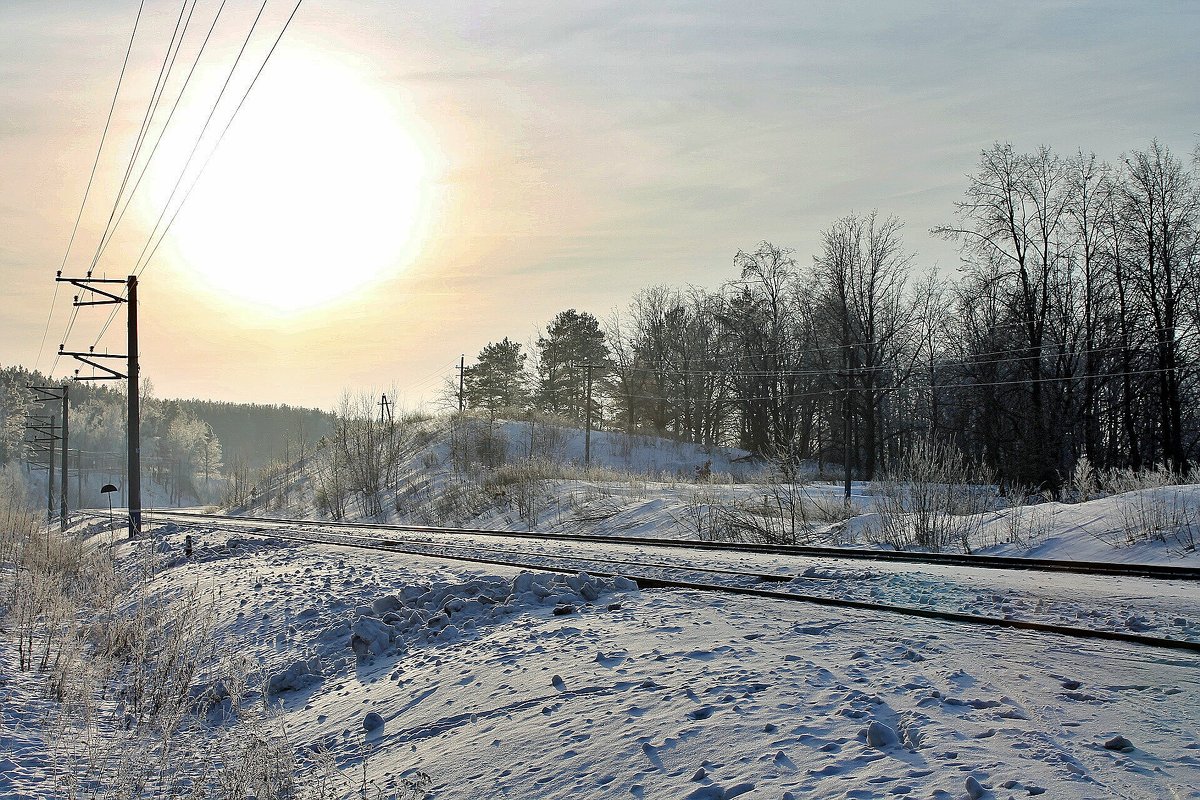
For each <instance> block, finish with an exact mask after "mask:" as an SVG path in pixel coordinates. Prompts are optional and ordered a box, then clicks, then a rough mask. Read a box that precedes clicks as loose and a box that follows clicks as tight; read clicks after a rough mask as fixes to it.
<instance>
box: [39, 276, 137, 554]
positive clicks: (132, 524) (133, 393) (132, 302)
mask: <svg viewBox="0 0 1200 800" xmlns="http://www.w3.org/2000/svg"><path fill="white" fill-rule="evenodd" d="M55 281H57V282H59V283H69V284H71V285H72V286H75V287H77V288H79V289H81V290H83V291H84V292H90V293H91V294H90V295H89V296H97V295H98V296H99V297H100V298H101V299H99V300H81V299H80V296H79V295H75V297H74V301H73V302H74V305H75V307H76V308H78V307H81V306H108V305H119V304H121V303H124V304H125V312H126V315H127V316H126V322H127V330H128V336H127V339H126V342H127V349H126V351H125V352H126V354H125V355H123V356H122V355H115V354H110V353H97V352H95V348H94V347H89V348H88V350H87V352H86V353H84V352H72V351H68V350H64V349H63V348H64V347H65V345H61V344H60V345H59V346H58V352H59V353H60V354H61V355H64V356H72V357H73V358H75V360H77V361H81V362H83V363H84V364H87V365H88V366H90V367H92V369H93V370H96V369H98V370H100V371H101V372H102V373H104V374H103V375H94V374H93V375H80V374H79V370H75V380H77V381H104V380H121V379H125V380H126V381H128V387H127V392H126V397H127V399H128V401H129V402H128V411H127V415H128V416H127V420H126V426H127V431H128V453H127V469H128V476H127V479H126V480H127V483H128V486H129V491H128V499H127V501H126V505H127V506H128V508H129V538H131V539H132V538H135V537H136V536H137V535H138V534H139V533H141V530H142V418H141V399H140V395H139V392H140V387H139V385H138V383H139V365H138V328H137V285H138V280H137V276H136V275H130V276H129V277H128V278H125V279H124V280H122V279H120V278H93V277H92V274H91V272H88V273H87V276H86V277H83V278H64V277H63V275H62V272H61V271H60V272H59V273H58V274H57V276H56V277H55ZM111 284H125V296H124V297H122V296H121V295H119V294H115V293H114V292H113V291H109V290H108V289H107V288H104V286H106V285H111ZM105 358H124V359H125V360H126V370H125V374H124V375H122V374H121V373H120V372H118V371H116V370H115V369H112V368H111V367H108V366H105V365H104V364H103V363H101V362H98V361H96V360H95V359H105Z"/></svg>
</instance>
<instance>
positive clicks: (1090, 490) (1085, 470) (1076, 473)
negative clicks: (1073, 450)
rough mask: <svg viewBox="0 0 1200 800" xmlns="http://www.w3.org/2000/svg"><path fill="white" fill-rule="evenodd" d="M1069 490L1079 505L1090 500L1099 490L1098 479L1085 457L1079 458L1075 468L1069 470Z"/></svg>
mask: <svg viewBox="0 0 1200 800" xmlns="http://www.w3.org/2000/svg"><path fill="white" fill-rule="evenodd" d="M1071 488H1072V489H1074V490H1075V495H1076V497H1078V498H1079V502H1081V503H1086V502H1087V501H1088V500H1091V499H1092V498H1093V497H1095V496H1096V492H1098V491H1099V490H1100V480H1099V477H1098V476H1097V475H1096V470H1095V468H1093V467H1092V462H1091V461H1090V460H1088V457H1087V456H1080V458H1079V460H1078V461H1076V462H1075V468H1074V469H1072V470H1071Z"/></svg>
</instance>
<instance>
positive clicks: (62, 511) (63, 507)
mask: <svg viewBox="0 0 1200 800" xmlns="http://www.w3.org/2000/svg"><path fill="white" fill-rule="evenodd" d="M29 388H30V389H31V390H32V391H33V392H34V395H35V396H34V402H37V403H44V402H48V401H51V400H58V401H60V402H61V403H62V485H61V487H60V493H59V512H58V530H59V531H60V532H63V531H66V529H67V517H68V513H67V489H68V482H67V481H68V476H69V474H70V468H69V464H68V463H67V458H68V454H69V453H70V441H71V440H70V428H69V424H68V413H69V405H68V395H69V389H68V387H67V386H66V385H64V386H30V387H29ZM51 419H53V417H51ZM51 428H53V423H52V424H51ZM52 435H53V434H52ZM51 446H52V447H53V442H52V443H51ZM51 455H52V456H53V454H51ZM51 462H52V463H53V458H51ZM50 483H51V484H53V483H54V471H53V469H51V472H50Z"/></svg>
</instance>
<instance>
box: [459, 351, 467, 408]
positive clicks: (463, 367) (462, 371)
mask: <svg viewBox="0 0 1200 800" xmlns="http://www.w3.org/2000/svg"><path fill="white" fill-rule="evenodd" d="M466 375H467V354H466V353H463V354H462V355H461V356H459V357H458V413H460V414H461V413H462V412H463V409H464V408H465V404H464V402H463V400H464V397H463V385H464V384H465V383H466V381H465V378H466Z"/></svg>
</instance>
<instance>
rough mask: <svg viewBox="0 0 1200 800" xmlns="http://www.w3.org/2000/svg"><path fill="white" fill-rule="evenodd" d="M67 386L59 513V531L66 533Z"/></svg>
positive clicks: (63, 405)
mask: <svg viewBox="0 0 1200 800" xmlns="http://www.w3.org/2000/svg"><path fill="white" fill-rule="evenodd" d="M67 394H68V392H67V386H66V384H63V387H62V487H61V492H60V497H59V501H60V502H59V513H58V530H59V531H60V532H65V531H66V530H67V489H68V486H69V484H68V482H67V478H68V474H69V471H68V469H67V457H68V455H69V454H70V452H71V451H70V448H69V447H68V441H69V439H68V438H67V437H68V425H67Z"/></svg>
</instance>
